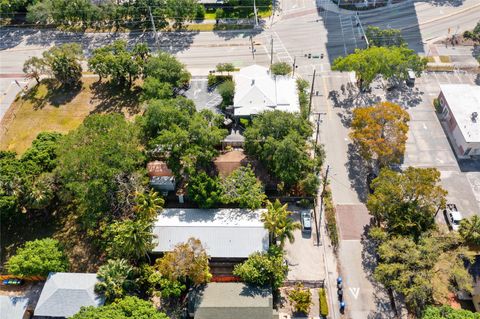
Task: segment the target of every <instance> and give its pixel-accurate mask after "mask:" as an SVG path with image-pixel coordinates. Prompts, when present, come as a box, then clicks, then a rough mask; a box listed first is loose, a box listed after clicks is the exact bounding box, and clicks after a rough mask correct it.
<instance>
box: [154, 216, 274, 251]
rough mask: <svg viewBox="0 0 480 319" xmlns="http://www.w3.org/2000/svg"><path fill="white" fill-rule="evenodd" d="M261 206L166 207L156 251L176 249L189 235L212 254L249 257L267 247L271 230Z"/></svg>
mask: <svg viewBox="0 0 480 319" xmlns="http://www.w3.org/2000/svg"><path fill="white" fill-rule="evenodd" d="M260 213H261V210H255V211H251V210H247V209H231V208H229V209H228V208H227V209H165V210H163V211H162V213H161V214H160V215H159V216H158V217H157V221H156V222H155V226H154V230H153V231H154V234H155V235H156V236H157V238H156V242H157V244H156V247H155V248H154V249H153V251H154V252H166V251H171V250H173V248H174V246H175V245H177V244H179V243H183V242H186V241H187V240H188V239H189V238H190V237H194V238H197V239H200V241H201V242H202V244H203V246H204V247H205V249H206V251H207V254H208V255H209V256H210V257H218V258H246V257H248V256H249V255H250V254H252V253H253V252H256V251H261V252H264V251H266V250H268V232H267V230H266V229H265V228H264V227H263V223H262V222H261V221H260Z"/></svg>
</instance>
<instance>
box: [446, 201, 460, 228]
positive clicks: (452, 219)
mask: <svg viewBox="0 0 480 319" xmlns="http://www.w3.org/2000/svg"><path fill="white" fill-rule="evenodd" d="M444 213H445V217H446V219H447V223H448V224H449V226H450V227H451V228H452V230H455V231H457V230H458V228H459V227H460V222H461V221H462V219H463V217H462V213H460V212H459V211H458V209H457V206H456V205H455V204H447V208H446V209H445V211H444Z"/></svg>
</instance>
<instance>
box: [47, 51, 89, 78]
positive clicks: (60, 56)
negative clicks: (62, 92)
mask: <svg viewBox="0 0 480 319" xmlns="http://www.w3.org/2000/svg"><path fill="white" fill-rule="evenodd" d="M82 59H83V55H82V48H81V47H80V45H79V44H78V43H65V44H62V45H59V46H54V47H52V48H50V49H49V50H47V51H45V52H43V60H44V61H45V65H47V66H48V69H49V71H50V72H51V73H52V75H53V76H54V78H55V79H56V80H57V81H58V82H59V83H60V84H61V85H63V86H66V87H72V86H76V85H78V83H79V82H80V78H81V77H82V66H81V65H80V60H82Z"/></svg>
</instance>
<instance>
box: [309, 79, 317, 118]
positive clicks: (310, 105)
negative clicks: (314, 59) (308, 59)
mask: <svg viewBox="0 0 480 319" xmlns="http://www.w3.org/2000/svg"><path fill="white" fill-rule="evenodd" d="M316 71H317V70H313V78H312V88H311V89H310V102H309V103H308V117H310V112H311V111H312V98H313V86H314V85H315V72H316Z"/></svg>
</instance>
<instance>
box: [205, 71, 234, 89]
mask: <svg viewBox="0 0 480 319" xmlns="http://www.w3.org/2000/svg"><path fill="white" fill-rule="evenodd" d="M228 80H230V81H231V80H232V76H231V75H215V74H209V75H208V86H209V87H212V86H215V85H218V84H221V83H223V82H225V81H228Z"/></svg>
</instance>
